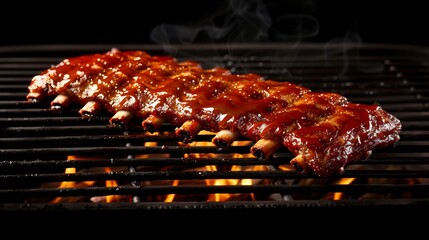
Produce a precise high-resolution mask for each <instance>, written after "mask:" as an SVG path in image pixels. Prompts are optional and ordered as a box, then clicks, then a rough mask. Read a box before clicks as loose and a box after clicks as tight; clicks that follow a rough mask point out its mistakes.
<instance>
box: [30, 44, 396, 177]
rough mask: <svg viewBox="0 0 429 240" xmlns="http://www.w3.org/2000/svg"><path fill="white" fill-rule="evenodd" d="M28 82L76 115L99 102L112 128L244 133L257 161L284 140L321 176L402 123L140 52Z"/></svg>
mask: <svg viewBox="0 0 429 240" xmlns="http://www.w3.org/2000/svg"><path fill="white" fill-rule="evenodd" d="M28 89H29V93H28V95H27V98H28V99H29V100H38V101H41V100H43V98H44V97H46V96H58V97H57V98H56V99H55V100H54V101H53V102H54V103H52V104H53V105H59V106H66V105H67V104H68V103H70V101H75V102H78V103H80V104H82V105H83V106H84V107H83V108H82V109H81V111H80V112H81V114H86V115H91V114H96V113H97V111H99V110H100V109H101V108H104V109H106V110H108V111H109V112H111V113H113V114H114V115H113V117H112V118H111V119H110V121H111V123H112V124H113V125H117V124H126V123H127V122H128V121H129V120H130V119H131V118H133V117H137V118H141V119H143V121H142V127H143V128H144V129H145V130H148V131H156V130H158V129H159V128H160V126H161V125H162V124H163V123H170V124H172V125H173V126H176V127H177V128H176V130H175V133H176V134H177V136H179V137H181V138H182V140H183V141H184V142H191V141H192V140H193V138H194V137H195V135H197V134H198V133H199V132H200V131H201V130H208V131H211V132H217V134H216V136H215V137H214V138H213V139H212V142H213V143H215V144H216V145H218V146H219V147H221V148H227V147H228V146H229V145H231V144H232V142H233V141H235V140H236V139H237V138H238V137H239V136H242V137H244V138H247V139H249V140H252V141H254V142H255V144H254V145H253V146H252V147H251V149H250V151H251V152H252V153H253V154H254V155H255V156H256V157H258V158H260V159H267V158H270V157H272V155H273V154H274V153H275V152H276V151H277V150H278V149H279V148H281V147H282V146H284V147H287V148H288V149H289V150H290V151H291V152H292V153H294V154H295V158H294V159H292V160H291V164H292V166H294V167H295V169H296V170H297V171H298V172H300V173H301V174H309V173H311V172H314V173H315V174H316V175H319V176H329V175H332V174H335V173H341V172H342V171H343V170H344V167H345V165H346V164H347V163H349V162H351V161H357V160H360V159H363V158H366V157H368V156H369V155H370V154H371V151H372V149H374V148H377V147H385V146H387V145H391V144H394V143H396V142H397V141H398V140H399V132H400V130H401V123H400V121H399V120H398V119H397V118H395V117H394V116H392V115H391V114H389V113H387V112H386V111H384V110H383V109H381V107H379V106H376V105H363V104H355V103H350V102H348V101H347V99H346V98H345V97H343V96H341V95H339V94H336V93H316V92H311V91H310V90H309V89H307V88H304V87H302V86H298V85H294V84H292V83H289V82H277V81H273V80H265V79H263V78H262V77H261V76H259V75H257V74H231V73H230V72H229V71H228V70H227V69H224V68H213V69H203V68H201V66H200V65H199V64H198V63H196V62H193V61H184V62H178V61H176V60H175V59H174V58H172V57H169V56H150V55H149V54H148V53H146V52H144V51H125V52H121V51H119V50H117V49H112V51H109V52H107V53H105V54H93V55H86V56H78V57H74V58H69V59H65V60H64V61H62V62H61V63H59V64H58V65H56V66H53V67H51V68H49V69H47V70H45V71H43V72H42V73H41V74H39V75H37V76H35V77H34V78H33V79H32V81H31V83H30V86H29V88H28Z"/></svg>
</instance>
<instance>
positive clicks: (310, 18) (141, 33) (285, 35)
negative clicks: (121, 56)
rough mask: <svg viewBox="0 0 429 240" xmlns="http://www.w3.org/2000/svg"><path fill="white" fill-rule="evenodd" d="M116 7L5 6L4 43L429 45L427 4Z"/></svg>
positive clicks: (313, 1)
mask: <svg viewBox="0 0 429 240" xmlns="http://www.w3.org/2000/svg"><path fill="white" fill-rule="evenodd" d="M110 2H111V1H101V2H93V1H70V2H68V1H58V2H49V3H41V2H38V1H31V2H21V1H15V2H9V3H7V4H6V3H3V4H2V5H4V6H2V7H1V9H0V11H1V12H0V24H1V25H0V33H1V38H0V44H1V45H22V44H62V43H67V44H106V43H107V44H110V43H112V44H114V43H137V44H138V43H194V42H295V43H299V42H322V43H329V42H362V43H374V42H375V43H400V44H411V45H427V44H428V43H429V36H428V33H427V32H428V29H429V27H428V23H429V13H428V8H427V7H426V6H425V5H426V4H425V3H424V1H415V2H413V1H392V2H389V1H369V2H365V1H357V0H352V1H339V0H338V1H317V0H303V1H294V0H285V1H280V0H261V1H259V0H251V1H244V0H238V1H226V0H219V1H196V0H180V1H171V0H154V1H126V0H123V1H116V2H112V3H110ZM267 19H268V21H267ZM166 26H167V27H166ZM165 29H167V31H165V32H163V31H162V30H165ZM171 30H174V31H171ZM175 33H176V34H175ZM153 36H155V37H153Z"/></svg>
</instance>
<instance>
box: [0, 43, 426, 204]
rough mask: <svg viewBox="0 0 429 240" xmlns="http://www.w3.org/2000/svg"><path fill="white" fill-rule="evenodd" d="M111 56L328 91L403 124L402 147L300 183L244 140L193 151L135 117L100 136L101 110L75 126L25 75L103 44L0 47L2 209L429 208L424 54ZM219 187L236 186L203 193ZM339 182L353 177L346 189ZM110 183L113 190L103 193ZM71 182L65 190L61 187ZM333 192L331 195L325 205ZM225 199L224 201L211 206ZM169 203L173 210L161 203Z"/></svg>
mask: <svg viewBox="0 0 429 240" xmlns="http://www.w3.org/2000/svg"><path fill="white" fill-rule="evenodd" d="M116 47H118V48H119V49H121V50H134V49H142V50H146V51H148V52H150V53H151V54H154V55H159V54H167V55H173V56H175V57H176V58H178V59H179V60H185V59H193V60H196V61H199V62H200V63H202V65H203V66H204V67H207V68H210V67H214V66H223V67H226V68H229V69H231V71H233V72H234V73H248V72H253V73H258V74H261V75H263V76H265V77H266V78H269V79H274V80H278V81H290V82H293V83H295V84H299V85H303V86H305V87H308V88H310V89H312V90H313V91H331V92H338V93H340V94H342V95H344V96H346V97H347V98H348V99H349V100H350V101H351V102H360V103H377V104H380V105H381V106H382V107H383V108H384V109H386V110H387V111H389V112H390V113H392V114H393V115H395V116H396V117H398V118H399V119H400V120H401V121H402V124H403V131H402V133H401V141H400V142H399V143H398V144H397V145H396V146H391V147H387V148H384V149H377V150H374V152H373V155H372V156H371V158H370V159H368V160H366V161H362V162H356V163H352V164H349V165H348V166H347V168H346V172H345V173H344V174H343V175H335V176H333V177H330V178H317V177H314V176H306V177H304V176H300V175H298V174H297V173H296V172H294V171H291V168H290V167H289V164H288V163H289V161H290V159H291V158H292V154H291V153H290V152H288V150H287V149H280V151H278V152H277V153H276V154H275V155H274V157H273V158H272V159H270V160H267V161H264V162H261V161H259V160H257V159H256V158H254V157H252V156H250V155H249V148H250V144H252V143H249V142H248V141H246V139H239V140H238V141H237V144H236V145H234V146H233V147H231V148H229V149H219V148H217V147H214V146H212V145H210V140H211V137H213V134H211V133H204V134H200V135H198V136H197V138H196V139H195V141H194V144H195V145H184V144H181V143H180V142H179V139H177V138H176V137H175V136H174V135H173V134H172V133H171V131H172V130H173V127H172V126H170V125H168V124H165V125H163V126H162V128H161V130H160V131H159V132H158V133H156V134H149V133H146V132H143V131H142V130H141V128H140V123H139V121H140V120H139V119H135V120H133V121H132V122H131V123H130V124H129V125H128V126H125V127H122V128H110V127H108V120H109V116H110V115H109V114H108V113H105V112H101V113H100V115H99V116H97V117H93V118H90V119H86V118H82V117H80V115H79V114H78V109H79V107H80V106H76V105H73V104H72V106H71V107H70V109H67V110H63V111H62V112H59V111H57V110H50V109H49V102H50V101H49V100H48V101H45V102H42V103H29V102H26V101H25V96H26V94H27V86H28V84H29V81H30V79H31V77H32V76H33V75H36V74H38V73H39V72H40V71H42V70H43V69H45V68H48V67H49V66H51V65H52V64H56V63H57V62H59V61H61V60H62V59H63V58H66V57H70V56H73V55H81V54H88V53H93V52H104V51H108V50H110V48H111V46H104V45H99V46H95V47H94V46H86V45H77V46H76V45H59V46H43V45H42V46H34V47H33V46H31V47H28V48H27V47H26V46H21V47H10V48H0V124H1V126H2V127H1V128H0V146H1V149H0V179H1V180H0V199H1V200H0V208H2V210H4V211H16V210H19V211H23V210H28V211H33V210H37V211H41V210H43V209H45V210H46V209H48V210H49V209H51V208H50V207H54V208H55V209H63V210H69V209H72V210H91V209H99V210H100V209H104V210H112V209H142V208H143V209H148V210H150V209H152V210H153V209H158V210H159V209H189V208H192V209H217V208H279V207H286V208H288V207H300V208H302V207H310V208H311V207H321V206H329V207H332V206H374V205H377V206H392V205H395V206H398V205H429V191H428V189H429V181H428V178H429V151H428V145H429V121H427V120H428V116H429V96H428V93H429V88H428V86H429V62H428V61H427V59H429V52H428V51H427V50H426V49H423V48H417V47H409V46H396V45H371V44H366V45H347V46H345V45H317V44H314V45H313V44H310V45H299V46H292V45H288V44H274V45H270V46H268V45H264V44H242V45H228V46H223V45H192V46H182V45H180V46H175V45H172V46H169V47H168V48H165V47H164V48H163V47H161V46H157V45H119V46H116ZM67 169H75V170H76V172H67ZM220 179H222V180H229V182H232V181H237V182H238V184H237V183H235V184H227V185H225V184H223V185H216V184H213V183H214V182H215V181H217V180H220ZM345 179H349V180H350V179H352V180H351V182H350V184H346V185H345V184H342V183H341V181H342V180H345ZM109 181H115V184H114V185H108V184H106V183H107V182H109ZM71 182H72V183H74V184H75V185H67V187H65V188H64V187H60V184H64V183H71ZM249 182H251V183H252V184H251V185H249V184H248V183H249ZM208 183H210V184H208ZM337 193H340V194H342V195H341V196H342V197H341V198H339V199H334V198H333V195H334V194H337ZM222 194H223V195H222ZM226 194H228V196H229V197H228V198H227V199H224V200H219V199H216V197H214V198H213V196H218V197H219V196H225V195H226ZM112 195H114V196H116V197H118V196H119V197H118V200H116V201H114V202H111V203H105V202H104V201H106V198H107V197H104V198H103V197H101V198H100V196H112ZM171 195H174V198H173V201H172V202H167V201H166V199H167V198H168V196H171ZM58 198H61V199H62V200H64V202H62V204H61V205H58V204H57V203H55V202H54V200H55V199H58ZM70 199H73V200H70ZM94 199H96V200H94ZM97 199H98V200H97ZM100 199H101V200H100ZM70 201H72V202H70Z"/></svg>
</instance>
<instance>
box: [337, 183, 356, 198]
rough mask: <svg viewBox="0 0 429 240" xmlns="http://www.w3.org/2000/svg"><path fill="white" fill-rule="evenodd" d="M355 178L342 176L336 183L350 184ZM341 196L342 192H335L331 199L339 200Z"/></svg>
mask: <svg viewBox="0 0 429 240" xmlns="http://www.w3.org/2000/svg"><path fill="white" fill-rule="evenodd" d="M355 179H356V178H342V179H340V180H339V181H338V184H340V185H348V184H351V183H352V182H353V181H354V180H355ZM342 198H343V193H342V192H335V193H334V196H333V197H332V199H333V200H341V199H342Z"/></svg>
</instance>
